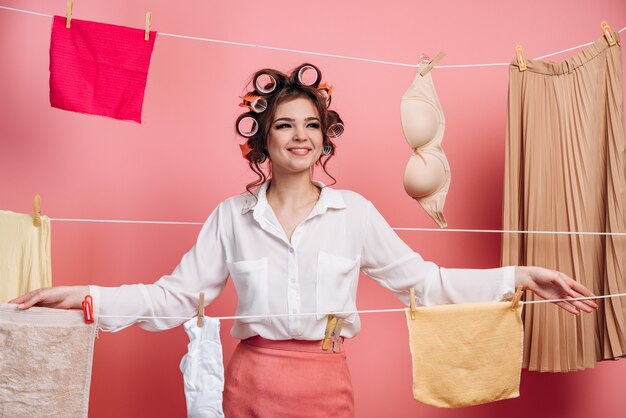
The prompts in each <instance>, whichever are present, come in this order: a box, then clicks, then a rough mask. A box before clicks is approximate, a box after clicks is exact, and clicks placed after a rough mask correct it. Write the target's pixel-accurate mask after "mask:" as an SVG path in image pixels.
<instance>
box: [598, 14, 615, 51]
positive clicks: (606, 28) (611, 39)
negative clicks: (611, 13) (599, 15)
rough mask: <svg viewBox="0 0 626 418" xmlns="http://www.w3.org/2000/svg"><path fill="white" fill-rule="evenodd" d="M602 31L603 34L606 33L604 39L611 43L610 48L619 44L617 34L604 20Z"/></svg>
mask: <svg viewBox="0 0 626 418" xmlns="http://www.w3.org/2000/svg"><path fill="white" fill-rule="evenodd" d="M600 29H602V33H604V37H605V38H606V41H607V42H608V43H609V46H613V45H615V44H617V38H616V37H615V32H613V30H612V29H611V27H610V26H609V24H608V23H606V21H604V20H603V21H602V23H600Z"/></svg>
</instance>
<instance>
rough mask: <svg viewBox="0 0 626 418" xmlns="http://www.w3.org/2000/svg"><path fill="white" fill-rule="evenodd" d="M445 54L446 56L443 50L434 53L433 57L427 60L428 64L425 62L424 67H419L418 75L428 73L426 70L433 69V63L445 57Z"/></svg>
mask: <svg viewBox="0 0 626 418" xmlns="http://www.w3.org/2000/svg"><path fill="white" fill-rule="evenodd" d="M445 56H446V54H445V52H443V51H441V52H439V53H437V55H435V58H433V59H431V60H430V61H429V62H428V64H426V66H425V67H424V68H422V69H421V71H420V75H421V76H422V77H424V76H425V75H426V74H428V72H429V71H430V70H432V69H433V67H434V66H435V64H437V63H438V62H439V61H441V59H442V58H443V57H445Z"/></svg>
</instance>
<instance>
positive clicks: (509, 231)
mask: <svg viewBox="0 0 626 418" xmlns="http://www.w3.org/2000/svg"><path fill="white" fill-rule="evenodd" d="M50 220H51V221H54V222H94V223H122V224H124V223H125V224H150V225H204V223H203V222H186V221H141V220H122V219H71V218H50ZM393 229H394V230H395V231H421V232H471V233H491V234H545V235H603V236H626V232H585V231H516V230H513V229H452V228H449V229H448V228H446V229H439V228H405V227H396V228H393Z"/></svg>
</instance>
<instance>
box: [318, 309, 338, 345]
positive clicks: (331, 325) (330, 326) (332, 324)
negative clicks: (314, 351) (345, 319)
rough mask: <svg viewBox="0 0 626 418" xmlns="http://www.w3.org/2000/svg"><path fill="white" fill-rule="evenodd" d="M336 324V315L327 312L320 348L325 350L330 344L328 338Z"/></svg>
mask: <svg viewBox="0 0 626 418" xmlns="http://www.w3.org/2000/svg"><path fill="white" fill-rule="evenodd" d="M336 326H337V317H336V316H335V315H332V314H329V315H328V320H327V321H326V331H325V332H324V340H323V341H322V350H324V351H327V350H328V347H329V346H330V339H331V336H332V334H333V331H334V330H335V327H336Z"/></svg>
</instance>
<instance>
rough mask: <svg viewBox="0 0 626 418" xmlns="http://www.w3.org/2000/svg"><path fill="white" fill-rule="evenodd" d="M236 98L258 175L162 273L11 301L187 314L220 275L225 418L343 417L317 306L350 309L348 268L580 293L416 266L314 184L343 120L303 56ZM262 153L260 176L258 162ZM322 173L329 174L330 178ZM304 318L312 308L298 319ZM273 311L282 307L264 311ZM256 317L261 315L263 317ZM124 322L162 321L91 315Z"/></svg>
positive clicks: (380, 276) (386, 280) (372, 222)
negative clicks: (233, 292) (226, 332)
mask: <svg viewBox="0 0 626 418" xmlns="http://www.w3.org/2000/svg"><path fill="white" fill-rule="evenodd" d="M252 80H253V87H254V90H253V91H252V92H250V94H247V95H245V96H244V97H243V99H244V102H243V103H242V106H245V107H248V108H249V111H248V112H246V113H244V114H243V115H241V116H240V117H239V119H238V120H237V130H238V132H239V134H241V135H242V136H244V137H245V138H246V143H245V144H244V145H243V146H242V151H243V153H244V157H245V158H246V159H247V160H248V162H249V165H250V167H251V168H252V170H253V171H254V172H255V173H256V174H257V176H258V179H257V181H255V182H253V183H251V184H249V185H248V186H247V190H248V192H249V193H247V194H244V195H239V196H235V197H232V198H230V199H227V200H226V201H224V202H222V203H221V204H220V205H219V206H218V207H217V208H216V209H215V211H214V212H213V213H212V214H211V216H210V217H209V218H208V219H207V221H206V223H205V224H204V226H203V228H202V230H201V231H200V234H199V237H198V241H197V243H196V244H195V246H194V247H193V248H192V249H191V250H190V251H189V252H188V253H187V254H185V256H184V257H183V259H182V261H181V262H180V264H179V265H178V267H177V268H176V269H175V270H174V272H173V273H172V274H171V275H169V276H164V277H162V278H161V279H160V280H158V281H157V282H156V283H154V284H152V285H130V286H121V287H118V288H102V287H98V286H89V287H88V286H78V287H54V288H47V289H40V290H36V291H33V292H30V293H28V294H26V295H24V296H21V297H19V298H17V299H15V300H13V301H11V302H12V303H17V304H19V308H20V309H27V308H28V307H30V306H33V305H40V306H48V307H56V308H80V307H81V301H82V300H83V299H84V297H85V296H86V295H87V294H91V295H92V296H93V298H94V304H95V307H94V309H95V311H96V312H97V313H100V314H103V315H127V316H131V317H140V316H187V317H190V316H193V314H194V310H195V307H196V305H197V297H198V294H199V292H201V291H202V292H205V294H206V295H207V300H206V302H207V303H210V301H212V300H213V299H214V298H215V297H216V296H217V295H218V294H219V293H220V291H221V290H222V288H223V287H224V285H225V283H226V280H227V278H228V276H230V277H232V279H233V281H234V284H235V287H236V289H237V294H238V306H237V315H240V316H246V318H242V319H239V320H236V321H235V323H234V326H233V328H232V331H231V333H232V335H233V336H234V337H235V338H238V339H241V340H242V342H241V343H240V344H239V345H238V347H237V349H236V351H235V353H234V355H233V357H232V360H231V362H230V364H229V366H228V369H227V371H226V386H225V390H224V411H225V413H226V416H229V417H248V416H267V417H277V416H281V417H285V416H290V415H291V414H293V413H294V411H296V412H295V413H296V415H297V416H299V417H306V416H318V415H316V414H321V415H320V416H322V415H323V416H327V415H328V411H332V415H333V416H337V417H344V416H346V417H347V416H353V397H352V386H351V382H350V376H349V373H348V369H347V367H346V360H345V353H344V352H343V349H342V341H343V338H342V339H340V340H339V346H338V347H335V349H334V350H333V349H331V350H326V351H324V350H322V348H321V343H320V340H322V338H323V337H324V335H325V331H326V325H327V320H326V319H327V318H326V315H325V313H328V312H346V311H347V312H350V311H354V310H356V306H355V303H354V301H355V295H356V285H357V280H358V275H359V271H363V272H364V273H365V274H366V275H368V276H369V277H371V278H372V279H374V280H376V281H377V282H379V283H380V284H381V285H383V286H384V287H386V288H387V289H389V290H391V291H392V292H394V294H396V296H398V298H399V299H401V300H402V301H403V302H404V303H405V304H408V300H409V297H408V295H409V289H410V288H414V289H415V290H416V294H417V297H418V303H420V304H422V305H434V304H443V303H458V302H474V301H485V300H502V299H505V298H507V297H510V296H511V295H512V292H513V291H514V289H515V287H517V286H523V287H524V288H525V289H530V290H532V291H533V292H535V293H537V294H538V295H539V296H541V297H543V298H549V299H557V298H569V297H571V298H575V297H580V296H592V294H591V293H590V292H589V290H587V289H586V288H585V287H583V286H582V285H580V284H579V283H577V282H575V281H574V280H572V279H571V278H569V277H567V276H565V275H563V274H561V273H558V272H555V271H551V270H547V269H543V268H540V267H503V268H497V269H490V270H460V269H459V270H457V269H443V268H439V267H437V266H436V265H435V264H433V263H430V262H426V261H424V260H423V259H422V258H421V257H420V256H419V255H418V254H416V253H415V252H413V251H412V250H411V249H410V248H409V247H408V246H407V245H406V244H405V243H404V242H403V241H402V240H401V239H400V238H399V237H398V236H397V235H396V234H395V232H394V231H393V230H392V229H391V228H390V227H389V225H388V224H387V223H386V221H385V220H384V219H383V217H382V216H381V215H380V213H379V212H378V211H377V210H376V209H375V208H374V206H373V205H372V204H371V203H370V202H369V201H367V200H366V199H364V198H363V197H362V196H360V195H358V194H356V193H354V192H350V191H344V190H334V189H332V188H330V187H326V186H324V185H323V184H321V183H318V182H314V181H313V180H312V170H313V168H314V166H315V165H316V164H321V165H322V168H323V169H324V171H325V172H326V169H325V165H326V163H327V162H328V160H329V159H330V158H331V157H332V156H333V154H334V150H335V144H334V142H333V139H334V138H335V137H337V136H338V135H339V134H340V133H341V132H342V130H343V129H342V127H343V125H342V124H341V119H340V118H339V115H338V114H337V113H336V112H333V111H331V110H329V109H328V106H329V105H330V99H331V97H330V95H331V92H332V88H331V87H329V86H327V85H325V84H320V81H321V73H320V72H319V70H318V69H317V68H316V67H314V66H313V65H311V64H303V65H301V66H300V67H298V68H296V69H295V70H294V71H292V72H291V73H290V74H289V75H286V74H283V73H281V72H278V71H275V70H271V69H266V70H261V71H259V72H257V73H256V74H255V75H254V76H253V79H252ZM266 159H267V160H268V161H269V162H268V163H267V165H268V169H269V176H266V174H265V172H264V171H263V170H262V168H261V164H262V163H264V162H265V160H266ZM331 178H332V177H331ZM558 304H559V306H560V307H561V308H563V309H565V310H567V311H568V312H571V313H573V314H578V313H579V310H582V311H584V312H592V311H593V310H594V309H596V308H597V305H596V304H595V303H594V302H592V301H572V302H559V303H558ZM306 313H313V315H302V314H306ZM271 314H282V315H283V316H278V317H277V316H273V317H268V316H267V315H271ZM264 315H265V316H264ZM339 316H341V317H342V319H344V321H345V322H344V325H343V328H342V330H341V336H342V337H345V338H352V337H354V336H355V335H356V334H357V333H358V331H359V328H360V322H359V317H358V315H356V314H345V315H339ZM135 322H139V325H140V326H142V327H143V328H146V329H149V330H161V329H166V328H171V327H173V326H176V325H178V324H179V323H180V321H178V322H175V321H172V320H159V319H153V320H150V321H137V320H133V319H123V318H119V319H115V318H103V319H102V320H101V321H100V326H101V327H103V328H105V329H108V330H119V329H122V328H124V327H127V326H129V325H132V324H133V323H135Z"/></svg>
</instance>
